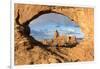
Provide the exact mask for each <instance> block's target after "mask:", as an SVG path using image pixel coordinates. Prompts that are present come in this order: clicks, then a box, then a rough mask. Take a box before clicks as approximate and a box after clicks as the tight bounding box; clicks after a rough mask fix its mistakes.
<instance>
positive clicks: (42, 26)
mask: <svg viewBox="0 0 100 69" xmlns="http://www.w3.org/2000/svg"><path fill="white" fill-rule="evenodd" d="M29 27H30V30H31V34H30V35H32V36H33V37H34V38H36V39H39V40H42V39H52V38H53V36H54V32H55V31H56V30H57V31H58V32H59V34H60V35H61V34H62V33H63V34H64V35H75V36H76V37H77V38H83V37H84V34H83V33H82V31H81V29H80V27H79V26H78V25H77V24H75V23H74V22H73V21H71V20H70V19H69V18H68V17H66V16H64V15H61V14H56V13H49V14H43V15H41V16H39V17H38V18H37V19H35V20H33V21H31V23H30V24H29Z"/></svg>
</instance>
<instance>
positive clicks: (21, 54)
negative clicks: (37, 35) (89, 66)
mask: <svg viewBox="0 0 100 69" xmlns="http://www.w3.org/2000/svg"><path fill="white" fill-rule="evenodd" d="M14 12H15V24H14V25H15V26H14V30H15V47H14V48H15V64H16V65H23V64H44V63H46V64H48V63H62V62H77V61H92V60H93V59H94V27H93V25H94V19H93V17H94V15H93V14H94V13H93V12H94V11H93V8H78V7H77V8H75V7H60V6H57V7H55V6H41V5H28V4H15V9H14ZM50 12H55V13H59V14H63V15H65V16H68V17H69V18H71V19H72V20H73V21H75V22H76V23H78V24H79V26H80V27H81V29H82V31H83V32H84V34H85V36H84V39H83V40H82V41H81V42H80V43H79V44H78V45H77V46H75V47H73V48H66V47H60V48H56V47H46V46H43V45H42V46H40V45H41V43H40V42H38V41H36V40H35V39H34V37H32V36H30V28H29V27H28V24H29V23H30V21H31V20H33V19H35V18H37V17H38V16H40V15H42V14H45V13H50Z"/></svg>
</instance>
